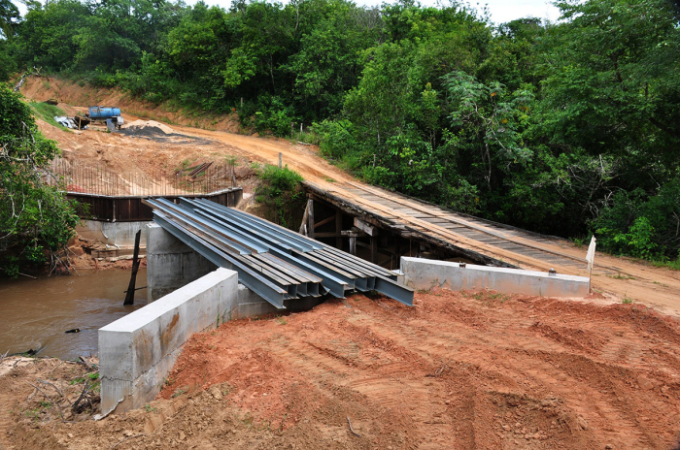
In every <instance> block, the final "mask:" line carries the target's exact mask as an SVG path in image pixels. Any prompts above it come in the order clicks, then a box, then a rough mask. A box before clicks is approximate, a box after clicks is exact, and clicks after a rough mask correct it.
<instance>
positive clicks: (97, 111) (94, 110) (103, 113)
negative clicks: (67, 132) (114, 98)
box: [89, 106, 120, 120]
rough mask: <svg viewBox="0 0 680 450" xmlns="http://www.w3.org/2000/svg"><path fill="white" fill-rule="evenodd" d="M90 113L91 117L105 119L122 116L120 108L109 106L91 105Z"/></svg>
mask: <svg viewBox="0 0 680 450" xmlns="http://www.w3.org/2000/svg"><path fill="white" fill-rule="evenodd" d="M89 113H90V119H99V120H105V119H110V118H112V117H118V116H120V108H111V107H109V106H90V107H89Z"/></svg>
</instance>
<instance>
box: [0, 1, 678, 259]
mask: <svg viewBox="0 0 680 450" xmlns="http://www.w3.org/2000/svg"><path fill="white" fill-rule="evenodd" d="M26 4H27V6H28V12H27V14H26V15H25V16H24V17H21V16H20V15H19V13H18V11H17V10H16V8H15V7H14V6H13V5H12V3H11V2H10V1H9V0H0V12H1V15H2V17H0V28H1V29H2V35H3V36H2V39H0V78H2V79H5V80H7V79H9V78H10V77H11V76H13V75H15V74H17V73H19V72H25V71H30V70H32V69H33V68H34V67H39V68H42V71H43V73H44V72H48V73H51V74H56V75H58V76H63V77H72V78H76V79H79V80H80V79H82V80H86V81H88V82H90V83H93V84H94V85H99V86H117V87H120V88H122V89H124V90H126V91H128V92H130V93H131V94H132V95H134V96H137V97H139V98H142V99H145V100H148V101H151V102H155V103H161V102H170V103H173V104H176V105H181V106H183V107H187V108H195V109H197V110H205V111H211V112H217V113H219V112H230V111H236V112H237V113H238V116H239V118H240V120H241V121H242V122H243V124H244V125H246V126H248V127H254V128H256V129H257V130H259V131H262V132H270V133H273V134H275V135H278V136H288V135H291V134H293V136H292V137H294V138H295V139H307V140H314V141H316V142H318V143H319V144H320V146H321V150H322V152H323V153H324V155H325V156H326V157H328V158H330V159H331V160H333V161H335V162H336V163H337V164H339V165H341V166H343V167H345V168H346V169H347V170H349V171H351V172H353V173H355V174H356V175H357V176H360V177H362V178H363V179H365V180H366V181H368V182H370V183H374V184H377V185H381V186H385V187H387V188H390V189H394V190H397V191H400V192H403V193H405V194H408V195H411V196H415V197H418V198H421V199H424V200H428V201H431V202H434V203H437V204H440V205H442V206H445V207H447V208H452V209H454V210H457V211H461V212H465V213H470V214H475V215H479V216H482V217H486V218H489V219H492V220H496V221H500V222H504V223H508V224H512V225H517V226H520V227H524V228H528V229H531V230H535V231H539V232H543V233H552V234H558V235H562V236H566V237H570V238H573V239H575V240H577V241H581V240H584V239H586V238H587V237H588V236H589V235H590V234H592V233H594V234H595V235H597V236H598V238H599V242H600V244H601V246H604V248H605V249H607V250H609V251H611V252H614V253H617V254H628V255H632V256H637V257H642V258H646V259H649V260H654V261H658V262H661V263H664V262H673V261H675V264H678V261H680V259H679V255H678V250H679V248H680V174H679V157H678V150H679V149H680V145H679V144H680V59H679V57H680V28H679V27H678V20H679V18H680V10H679V9H678V8H677V7H676V5H675V4H674V3H672V2H670V1H668V0H626V1H623V0H587V1H580V0H565V1H561V2H558V3H557V5H558V6H559V8H560V10H561V14H562V16H561V18H560V20H559V21H558V22H556V23H545V22H544V21H541V20H539V19H534V18H527V19H522V20H516V21H512V22H510V23H505V24H500V25H496V24H493V23H491V22H490V20H489V18H488V17H487V15H486V14H485V13H484V11H477V10H474V9H470V8H469V7H465V6H462V5H461V4H459V3H457V2H455V1H451V2H450V4H448V5H440V6H439V7H424V6H421V5H420V4H418V3H415V2H413V1H411V0H403V1H401V2H398V3H394V4H387V3H384V4H383V5H382V6H381V7H379V8H370V7H361V6H357V5H356V4H354V3H352V2H350V1H346V0H292V1H290V2H289V3H287V4H285V5H284V4H280V3H273V2H269V1H253V2H250V3H246V2H245V1H244V0H235V1H233V2H232V4H231V7H230V8H229V10H225V9H222V8H218V7H210V8H209V7H207V6H206V5H205V4H202V3H198V4H196V5H195V6H193V7H192V6H186V5H185V4H183V3H182V2H176V3H174V2H169V1H165V0H98V1H97V0H89V1H78V0H51V1H46V2H45V3H44V4H41V3H39V2H35V1H30V0H28V1H27V3H26ZM301 125H302V126H303V127H304V130H305V132H304V134H303V135H298V133H299V131H300V126H301ZM293 130H294V131H293Z"/></svg>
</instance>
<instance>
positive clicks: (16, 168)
mask: <svg viewBox="0 0 680 450" xmlns="http://www.w3.org/2000/svg"><path fill="white" fill-rule="evenodd" d="M0 117H2V119H3V120H2V121H0V186H2V189H0V238H1V239H2V241H3V243H4V244H5V245H4V246H3V247H5V248H4V249H3V251H2V263H1V264H2V268H3V269H4V271H5V273H6V274H9V275H13V276H16V274H17V273H18V271H19V269H20V267H22V266H30V267H39V266H41V265H42V264H44V263H45V262H46V261H47V258H48V257H49V256H50V255H51V254H54V253H55V252H57V251H59V250H62V249H63V248H64V247H65V246H66V244H67V242H68V240H69V239H70V237H71V236H72V235H73V229H74V227H75V225H76V224H77V223H78V217H77V216H76V215H75V212H74V209H73V208H72V206H71V204H70V203H69V202H68V201H67V200H66V198H65V197H64V195H63V191H60V190H59V189H58V188H56V187H52V186H48V185H46V184H45V182H44V178H45V177H46V176H51V175H50V174H49V171H48V163H49V162H50V160H52V159H53V158H54V157H55V156H56V155H57V154H58V153H59V152H58V149H57V147H56V145H55V144H54V142H52V141H48V140H46V139H44V138H43V137H42V136H41V135H40V133H39V132H38V129H37V126H36V124H35V121H34V119H33V116H32V115H31V113H30V110H29V108H28V106H27V105H26V104H25V103H23V102H22V100H21V96H20V95H19V94H15V93H14V92H12V90H11V89H10V88H9V87H7V86H6V85H0Z"/></svg>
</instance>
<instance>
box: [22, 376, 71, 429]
mask: <svg viewBox="0 0 680 450" xmlns="http://www.w3.org/2000/svg"><path fill="white" fill-rule="evenodd" d="M26 383H28V384H30V385H31V386H33V387H34V388H36V389H37V390H38V391H39V392H40V393H41V394H42V395H44V396H45V398H46V399H47V400H49V401H50V402H52V404H54V405H56V406H57V409H58V410H59V415H60V416H61V421H62V422H65V420H64V413H63V412H62V411H61V406H60V405H59V403H58V402H56V401H54V400H52V398H50V396H49V395H47V394H45V391H43V390H42V389H40V388H39V387H38V386H36V385H35V384H33V383H30V382H28V381H27V382H26Z"/></svg>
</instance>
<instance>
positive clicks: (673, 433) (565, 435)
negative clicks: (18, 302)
mask: <svg viewBox="0 0 680 450" xmlns="http://www.w3.org/2000/svg"><path fill="white" fill-rule="evenodd" d="M594 302H599V304H596V303H594ZM602 303H603V300H601V299H598V298H593V299H590V300H586V301H564V300H555V299H545V298H535V297H526V296H511V297H509V296H505V295H501V294H497V293H494V292H489V291H487V292H451V291H448V290H435V291H432V292H429V293H418V294H416V298H415V307H414V308H409V307H406V306H404V305H401V304H399V303H397V302H395V301H393V300H390V299H387V298H384V297H380V296H379V297H375V298H368V297H365V296H363V295H354V296H351V297H349V298H348V299H347V300H343V301H340V300H332V301H328V302H326V303H325V304H322V305H320V306H318V307H316V308H314V309H313V310H312V311H308V312H304V313H298V314H290V315H287V316H282V317H270V318H263V319H260V320H256V319H252V320H239V321H233V322H227V323H225V324H223V325H222V326H221V327H220V328H219V329H218V330H213V331H208V332H205V333H200V334H196V335H194V336H193V337H192V338H191V339H190V340H189V341H188V342H187V344H186V345H185V347H184V351H183V353H182V355H181V356H180V358H179V359H178V361H177V363H176V365H175V368H174V370H173V371H172V373H171V374H170V376H169V378H168V380H167V382H166V384H165V387H164V389H163V390H162V391H161V394H160V395H159V398H158V399H157V400H155V401H153V402H151V403H150V404H149V405H147V406H146V407H145V408H140V409H138V410H133V411H129V412H128V413H126V414H125V415H112V416H110V417H108V418H107V419H105V420H102V421H99V422H94V421H92V420H91V419H89V420H83V421H76V423H62V422H61V420H59V416H58V415H57V411H56V409H55V408H53V407H50V406H44V405H43V406H41V405H40V404H37V403H36V402H38V401H39V400H42V398H41V397H40V396H35V395H34V397H33V399H32V401H31V402H27V400H26V397H27V396H29V395H30V394H31V392H32V391H33V388H32V387H31V386H30V385H28V383H26V381H30V382H32V383H34V384H35V383H36V382H37V381H36V380H37V379H49V380H52V382H54V383H61V384H60V385H61V386H66V385H68V384H69V383H68V380H69V377H71V378H73V377H75V376H78V374H76V373H72V374H70V375H69V373H64V374H57V373H56V372H54V364H55V363H53V362H52V363H51V362H49V361H47V362H36V365H35V366H34V368H33V369H31V370H30V371H27V370H28V368H18V369H14V370H13V371H10V372H9V373H5V374H4V375H2V374H1V373H0V387H2V390H0V402H2V404H3V405H4V408H5V412H4V413H2V414H0V431H2V433H0V449H3V450H4V449H5V448H7V449H9V448H21V449H23V448H30V449H34V448H41V449H50V450H51V449H90V448H116V449H133V448H135V449H155V448H180V449H194V448H197V449H198V448H200V449H220V448H230V449H232V448H239V449H246V448H247V449H250V448H259V449H271V448H282V449H295V448H297V449H301V448H302V449H308V448H309V449H317V448H319V449H321V448H323V449H326V448H334V449H335V448H337V449H341V448H342V449H348V448H351V449H354V448H356V449H395V450H396V449H416V448H418V449H472V448H479V449H499V448H503V449H636V450H637V449H663V450H667V449H671V448H673V445H675V444H676V443H677V438H678V432H679V431H680V421H679V420H678V419H679V418H680V415H679V413H680V403H679V402H678V397H679V394H680V377H679V375H680V370H679V369H680V349H679V344H680V321H678V319H675V318H672V317H668V316H663V315H661V314H659V313H657V312H655V311H653V310H652V309H649V308H647V307H644V306H640V305H622V304H610V305H603V304H602ZM55 374H56V375H57V376H56V377H55V376H54V375H55ZM62 379H63V380H62ZM50 395H54V394H53V393H51V394H50ZM36 408H37V409H36ZM40 408H42V410H41V411H42V412H41V413H40V414H39V415H38V417H32V415H33V413H32V411H36V410H40ZM24 410H26V411H25V412H24ZM8 411H9V412H8ZM348 420H349V421H350V422H351V427H352V429H351V430H353V432H354V433H356V435H355V434H353V432H352V431H351V430H350V425H349V423H348Z"/></svg>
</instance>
